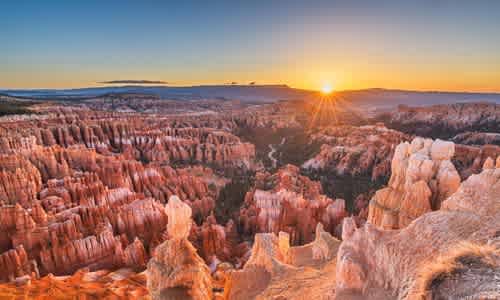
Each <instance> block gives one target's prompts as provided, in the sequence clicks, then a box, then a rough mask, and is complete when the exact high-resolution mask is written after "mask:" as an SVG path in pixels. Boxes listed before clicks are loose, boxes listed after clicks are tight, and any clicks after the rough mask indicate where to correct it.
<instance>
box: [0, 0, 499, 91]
mask: <svg viewBox="0 0 500 300" xmlns="http://www.w3.org/2000/svg"><path fill="white" fill-rule="evenodd" d="M116 80H151V81H164V82H168V84H170V85H175V86H181V85H205V84H224V83H228V82H238V83H242V84H247V83H249V82H253V81H255V82H257V83H258V84H288V85H290V86H292V87H296V88H305V89H314V90H317V89H321V87H322V86H324V85H327V84H328V85H331V86H333V87H334V88H335V89H337V90H344V89H362V88H373V87H380V88H396V89H411V90H443V91H445V90H447V91H482V92H484V91H490V92H500V1H495V0H491V1H484V0H478V1H460V0H455V1H445V0H434V1H425V0H422V1H403V0H399V1H357V0H351V1H334V0H330V1H314V0H311V1H293V0H289V1H281V0H268V1H261V0H253V1H236V0H232V1H217V0H213V1H202V0H199V1H188V0H184V1H168V0H165V1H148V0H145V1H125V0H123V1H113V0H109V1H94V0H86V1H77V0H75V1H67V0H64V1H55V0H53V1H51V0H45V1H38V0H37V1H23V0H15V1H9V0H1V1H0V88H75V87H88V86H102V85H103V82H105V81H116Z"/></svg>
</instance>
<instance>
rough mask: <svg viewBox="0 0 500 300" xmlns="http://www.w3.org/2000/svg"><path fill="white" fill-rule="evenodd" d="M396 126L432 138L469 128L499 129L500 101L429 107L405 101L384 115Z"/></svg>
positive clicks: (451, 134) (446, 135) (450, 134)
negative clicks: (409, 105) (404, 103)
mask: <svg viewBox="0 0 500 300" xmlns="http://www.w3.org/2000/svg"><path fill="white" fill-rule="evenodd" d="M383 119H384V122H386V124H387V125H388V126H389V127H391V128H394V129H397V130H400V131H403V132H406V133H411V134H417V135H420V136H425V137H432V138H452V137H453V136H455V135H457V134H460V133H463V132H465V131H481V132H499V131H500V122H499V120H500V105H498V104H495V103H456V104H448V105H433V106H426V107H408V106H404V105H401V106H400V107H399V108H398V110H397V111H395V112H392V113H390V114H389V115H388V116H385V117H383Z"/></svg>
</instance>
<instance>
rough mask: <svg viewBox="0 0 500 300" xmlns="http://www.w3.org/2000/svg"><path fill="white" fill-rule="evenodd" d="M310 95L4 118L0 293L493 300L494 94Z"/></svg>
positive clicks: (497, 169)
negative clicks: (395, 102)
mask: <svg viewBox="0 0 500 300" xmlns="http://www.w3.org/2000/svg"><path fill="white" fill-rule="evenodd" d="M2 97H4V98H5V99H4V98H2V99H0V101H9V103H16V102H19V103H21V102H22V103H24V102H23V101H26V99H24V98H17V97H15V96H9V97H8V99H7V98H6V97H5V96H2ZM304 98H307V99H303V100H295V99H293V100H284V101H278V102H271V103H268V102H267V101H264V102H259V103H257V104H255V103H250V102H245V101H240V100H238V99H232V100H226V99H218V98H206V99H191V100H189V101H187V100H173V99H162V97H161V95H157V96H154V95H148V94H136V93H125V94H120V93H116V94H106V95H103V96H92V97H86V98H83V99H80V100H71V99H70V100H68V99H64V100H58V99H57V98H56V100H53V101H48V100H46V99H42V100H40V99H36V98H33V99H30V102H29V104H26V105H24V104H23V109H24V110H26V111H16V113H14V114H8V115H4V116H1V117H0V230H1V231H2V234H1V235H0V270H1V271H0V298H2V297H5V298H7V297H11V298H16V297H28V298H30V297H31V298H36V297H39V298H50V299H72V297H73V298H74V297H76V296H79V297H84V299H85V297H88V298H89V299H90V298H103V299H131V298H134V299H218V300H220V299H304V297H312V298H313V299H448V298H463V297H471V298H472V299H495V298H497V297H500V289H499V286H500V282H499V281H498V278H500V276H499V274H500V240H499V234H498V233H499V232H500V223H499V221H500V145H499V143H498V134H499V132H500V125H499V124H500V115H499V112H500V105H499V104H494V103H478V102H475V103H457V104H440V105H432V106H420V107H409V106H399V107H394V108H393V109H391V110H389V111H386V110H385V111H383V112H382V113H380V114H378V115H374V114H373V109H372V108H371V107H370V108H369V109H367V108H366V107H364V106H363V105H361V104H359V103H356V101H351V103H347V104H346V103H343V102H346V101H336V100H335V99H330V100H328V101H330V102H328V103H326V104H325V103H323V102H321V101H325V100H321V101H315V100H314V95H308V96H307V97H304ZM325 107H327V108H325ZM384 109H385V108H384Z"/></svg>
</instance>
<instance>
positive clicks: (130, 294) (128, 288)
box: [0, 268, 149, 299]
mask: <svg viewBox="0 0 500 300" xmlns="http://www.w3.org/2000/svg"><path fill="white" fill-rule="evenodd" d="M148 296H149V294H148V290H147V288H146V274H145V272H140V273H137V272H136V271H135V270H133V269H129V268H121V269H118V270H114V271H108V270H99V271H94V272H91V271H89V270H88V269H80V270H78V271H77V272H75V273H74V274H72V275H71V276H54V275H52V274H50V275H47V276H44V277H43V278H40V279H36V278H35V277H33V276H31V277H28V276H21V277H17V278H16V280H15V281H13V282H11V283H1V284H0V299H20V298H26V297H28V299H82V298H83V299H92V298H94V299H148Z"/></svg>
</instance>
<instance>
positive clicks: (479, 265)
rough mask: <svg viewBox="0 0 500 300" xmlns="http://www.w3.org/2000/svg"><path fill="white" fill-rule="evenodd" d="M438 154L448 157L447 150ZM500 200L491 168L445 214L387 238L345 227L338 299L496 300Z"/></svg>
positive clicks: (464, 187)
mask: <svg viewBox="0 0 500 300" xmlns="http://www.w3.org/2000/svg"><path fill="white" fill-rule="evenodd" d="M435 149H436V150H438V149H439V150H440V151H439V152H438V153H441V154H443V153H448V154H449V153H450V152H449V151H448V150H446V149H447V148H446V147H439V148H435ZM431 153H435V154H437V153H436V152H432V151H431ZM438 155H439V154H438ZM439 157H444V156H441V155H439ZM499 197H500V169H498V168H493V169H486V170H484V171H482V172H481V173H480V174H477V175H472V176H470V177H469V178H468V179H467V180H466V181H464V182H463V183H462V184H461V185H460V187H459V188H458V189H457V190H456V192H455V193H453V194H452V195H451V196H450V197H449V198H447V199H446V200H444V201H443V202H442V204H441V209H440V210H438V211H434V212H429V213H426V214H424V215H422V216H420V217H418V218H416V219H415V220H414V221H413V222H411V223H410V224H409V225H408V226H406V227H405V228H403V229H400V230H389V231H387V230H382V229H379V228H377V227H376V226H375V225H373V224H372V223H367V224H366V225H365V226H363V227H361V228H358V229H354V230H353V228H352V227H353V226H344V229H345V230H344V233H343V238H344V241H343V243H342V245H341V246H340V249H339V253H338V257H337V281H336V289H337V299H349V297H355V296H356V297H369V295H377V294H379V295H384V297H383V298H385V299H431V298H432V296H433V295H434V296H436V295H443V294H444V295H446V296H445V298H447V297H452V296H453V295H454V296H456V297H458V298H460V297H471V298H473V299H483V298H484V299H494V298H496V297H498V295H499V294H500V291H499V289H498V278H497V277H498V276H496V275H498V270H500V263H499V260H498V253H499V251H500V248H498V232H499V230H500V218H499V216H500V202H499V201H498V199H499ZM486 261H487V262H486ZM495 274H496V275H495ZM460 293H462V294H460ZM438 298H439V297H438Z"/></svg>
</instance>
